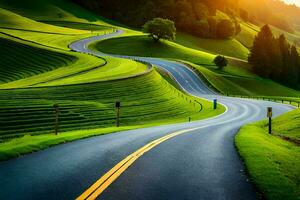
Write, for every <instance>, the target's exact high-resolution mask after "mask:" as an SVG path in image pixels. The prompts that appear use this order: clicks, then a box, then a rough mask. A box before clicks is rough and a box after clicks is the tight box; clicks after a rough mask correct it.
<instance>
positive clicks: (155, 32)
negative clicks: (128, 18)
mask: <svg viewBox="0 0 300 200" xmlns="http://www.w3.org/2000/svg"><path fill="white" fill-rule="evenodd" d="M143 32H144V33H149V36H150V37H151V38H152V39H153V40H154V41H155V42H158V41H159V40H160V39H166V40H175V37H176V27H175V24H174V22H173V21H171V20H168V19H162V18H155V19H153V20H151V21H148V22H146V24H145V25H144V26H143Z"/></svg>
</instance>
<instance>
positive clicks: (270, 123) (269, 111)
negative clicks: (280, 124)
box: [267, 107, 273, 134]
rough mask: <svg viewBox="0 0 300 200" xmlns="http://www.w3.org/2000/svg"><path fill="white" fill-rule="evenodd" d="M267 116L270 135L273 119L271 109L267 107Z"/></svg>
mask: <svg viewBox="0 0 300 200" xmlns="http://www.w3.org/2000/svg"><path fill="white" fill-rule="evenodd" d="M267 112H268V113H267V116H268V118H269V134H272V117H273V109H272V107H268V111H267Z"/></svg>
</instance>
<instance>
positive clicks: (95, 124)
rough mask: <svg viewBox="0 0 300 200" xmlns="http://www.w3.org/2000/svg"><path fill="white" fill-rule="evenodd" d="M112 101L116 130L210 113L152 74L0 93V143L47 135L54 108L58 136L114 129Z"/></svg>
mask: <svg viewBox="0 0 300 200" xmlns="http://www.w3.org/2000/svg"><path fill="white" fill-rule="evenodd" d="M116 99H119V100H120V101H121V102H122V110H121V125H122V126H125V125H126V126H127V125H138V124H145V123H147V124H150V123H160V122H167V121H170V122H176V121H182V120H188V117H192V118H193V119H199V118H205V117H208V116H212V115H214V114H215V112H212V111H213V110H212V106H211V103H208V102H206V101H201V102H202V103H203V105H204V110H203V111H202V112H201V113H199V109H200V107H199V105H198V104H196V105H194V98H193V97H190V96H186V95H184V94H183V93H181V92H179V91H178V90H176V89H175V88H174V87H173V86H171V85H170V84H169V83H168V82H167V81H166V80H164V79H162V77H161V76H160V75H159V74H158V73H157V72H156V71H152V72H151V73H149V74H148V75H144V76H139V77H136V78H131V79H124V80H116V81H107V82H99V83H94V84H81V85H73V86H61V87H46V88H45V87H41V88H32V89H14V90H0V102H1V112H0V118H1V124H0V127H1V132H0V135H1V136H0V138H1V139H5V138H10V137H15V136H22V135H25V134H31V135H34V134H44V133H51V132H53V120H54V113H53V104H55V103H58V104H59V105H60V107H61V117H60V121H61V125H60V129H61V131H69V130H78V129H93V128H101V127H111V126H114V123H115V110H114V102H115V100H116ZM222 110H223V108H220V110H218V111H217V112H219V113H220V112H222Z"/></svg>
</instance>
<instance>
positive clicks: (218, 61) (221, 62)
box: [214, 55, 228, 69]
mask: <svg viewBox="0 0 300 200" xmlns="http://www.w3.org/2000/svg"><path fill="white" fill-rule="evenodd" d="M214 63H215V65H217V67H218V68H219V69H223V68H224V67H226V66H227V65H228V60H227V59H226V58H225V57H224V56H220V55H218V56H217V57H215V59H214Z"/></svg>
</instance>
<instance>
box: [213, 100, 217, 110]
mask: <svg viewBox="0 0 300 200" xmlns="http://www.w3.org/2000/svg"><path fill="white" fill-rule="evenodd" d="M217 106H218V100H217V99H214V110H216V109H217Z"/></svg>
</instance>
